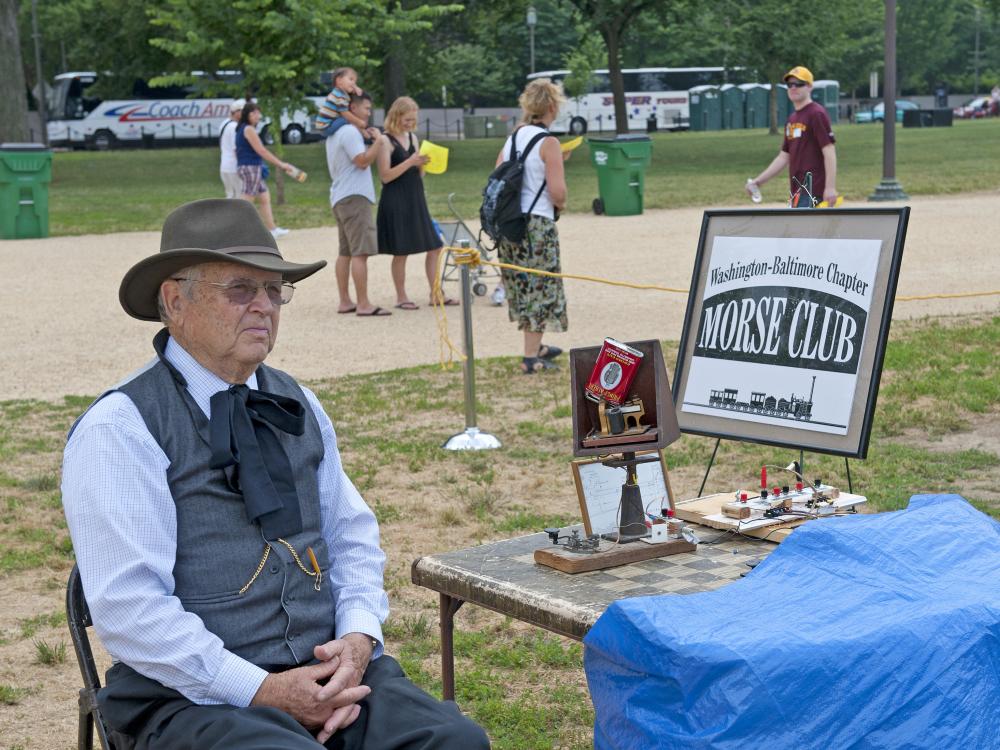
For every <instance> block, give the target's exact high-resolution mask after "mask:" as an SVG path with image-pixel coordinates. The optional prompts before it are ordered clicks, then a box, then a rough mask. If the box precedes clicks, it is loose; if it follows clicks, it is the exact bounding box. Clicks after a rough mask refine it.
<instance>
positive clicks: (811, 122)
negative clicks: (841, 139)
mask: <svg viewBox="0 0 1000 750" xmlns="http://www.w3.org/2000/svg"><path fill="white" fill-rule="evenodd" d="M830 143H836V139H835V138H834V137H833V126H832V125H831V124H830V116H829V115H828V114H827V113H826V109H824V108H823V106H822V105H820V104H817V103H816V102H809V103H808V104H807V105H806V106H804V107H803V108H802V109H800V110H797V111H793V112H792V114H790V115H789V116H788V122H787V123H786V124H785V141H784V143H782V144H781V150H782V151H785V152H787V153H788V174H789V180H790V184H791V191H792V194H794V193H795V191H796V190H798V187H799V186H798V184H797V183H795V182H794V181H793V180H791V178H792V177H794V178H795V179H796V180H798V181H799V182H802V183H804V182H805V178H806V172H812V175H813V188H812V189H813V197H814V198H815V199H816V202H817V203H818V202H819V201H821V200H823V190H824V188H825V187H826V170H825V169H824V168H823V147H824V146H826V145H827V144H830Z"/></svg>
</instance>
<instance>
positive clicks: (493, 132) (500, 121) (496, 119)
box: [484, 115, 508, 138]
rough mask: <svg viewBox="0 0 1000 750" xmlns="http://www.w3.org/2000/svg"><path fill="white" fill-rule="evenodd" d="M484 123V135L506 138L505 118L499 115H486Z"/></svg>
mask: <svg viewBox="0 0 1000 750" xmlns="http://www.w3.org/2000/svg"><path fill="white" fill-rule="evenodd" d="M485 119H486V123H485V125H484V129H485V136H486V137H487V138H506V137H507V135H508V132H507V118H506V117H501V116H500V115H486V116H485Z"/></svg>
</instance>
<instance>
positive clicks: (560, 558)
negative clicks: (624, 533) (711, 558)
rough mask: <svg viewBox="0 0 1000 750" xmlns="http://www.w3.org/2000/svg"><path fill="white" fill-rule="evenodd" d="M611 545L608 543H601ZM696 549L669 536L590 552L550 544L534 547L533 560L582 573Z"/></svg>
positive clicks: (559, 568) (557, 568)
mask: <svg viewBox="0 0 1000 750" xmlns="http://www.w3.org/2000/svg"><path fill="white" fill-rule="evenodd" d="M605 544H609V545H611V544H612V542H605ZM696 549H698V546H697V545H696V544H692V543H691V542H689V541H687V540H686V539H671V540H670V541H667V542H657V543H656V544H646V542H642V541H639V542H627V543H624V544H614V545H613V546H610V547H609V548H608V549H606V550H601V551H600V552H592V553H590V554H580V553H578V552H569V551H568V550H566V549H565V548H564V547H557V546H556V545H552V546H550V547H543V548H542V549H536V550H535V562H536V563H538V564H539V565H546V566H548V567H550V568H555V569H556V570H561V571H562V572H563V573H586V572H588V571H591V570H604V569H605V568H616V567H618V566H619V565H628V564H630V563H635V562H641V561H642V560H651V559H653V558H654V557H666V556H667V555H677V554H680V553H681V552H694V551H695V550H696Z"/></svg>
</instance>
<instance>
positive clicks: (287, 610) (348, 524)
mask: <svg viewBox="0 0 1000 750" xmlns="http://www.w3.org/2000/svg"><path fill="white" fill-rule="evenodd" d="M324 265H326V261H319V262H316V263H306V264H300V263H292V262H289V261H286V260H284V259H283V258H282V257H281V253H279V252H278V248H277V246H276V245H275V242H274V238H273V237H272V236H271V233H270V232H268V231H267V229H266V228H265V227H264V225H263V223H262V222H261V220H260V218H259V217H258V215H257V212H256V211H254V208H253V206H252V205H250V204H249V203H245V202H243V201H232V200H203V201H197V202H194V203H189V204H187V205H184V206H181V207H180V208H178V209H177V210H176V211H174V212H173V213H172V214H170V216H168V217H167V220H166V222H165V223H164V226H163V234H162V240H161V246H160V252H159V253H156V254H155V255H153V256H151V257H149V258H146V259H145V260H142V261H140V262H139V263H137V264H136V265H135V266H133V267H132V268H131V269H130V270H129V271H128V273H126V274H125V277H124V279H123V281H122V284H121V289H120V294H119V297H120V301H121V304H122V306H123V307H124V308H125V311H126V312H127V313H128V314H129V315H131V316H132V317H134V318H138V319H139V320H150V321H161V322H162V323H163V324H164V326H165V327H164V328H163V329H162V330H161V331H160V332H159V333H157V334H156V337H155V338H154V340H153V347H154V349H155V352H156V356H155V357H154V358H153V360H152V361H151V362H150V363H149V364H148V365H146V366H145V367H143V368H142V369H140V370H139V371H138V372H136V373H133V374H132V375H131V376H129V377H128V378H126V379H125V380H124V381H123V382H122V383H120V384H118V385H116V386H115V387H114V388H113V389H111V390H110V391H108V392H107V393H105V394H104V395H103V396H102V397H101V398H99V399H98V400H97V401H96V402H95V403H94V404H93V405H92V406H91V407H90V408H89V409H88V410H87V412H86V413H85V414H84V415H83V416H82V417H81V418H80V419H79V420H78V421H77V423H76V424H75V425H74V426H73V429H72V430H71V432H70V437H69V439H68V441H67V446H66V452H65V458H64V464H63V502H64V505H65V510H66V517H67V520H68V522H69V528H70V533H71V535H72V538H73V546H74V548H75V550H76V555H77V563H78V565H79V568H80V573H81V577H82V580H83V588H84V591H85V593H86V597H87V601H88V604H89V605H90V610H91V614H92V616H93V621H94V626H95V628H96V630H97V633H98V635H99V636H100V638H101V641H102V643H103V644H104V645H105V647H106V648H107V650H108V651H109V652H110V653H111V655H112V656H113V657H114V660H115V664H114V665H113V666H112V668H111V669H110V670H109V671H108V675H107V680H106V683H107V684H106V686H105V687H104V688H103V689H102V690H101V693H100V696H99V703H100V708H101V711H102V715H103V717H104V719H105V720H106V722H107V723H108V724H109V725H110V726H111V727H112V729H113V730H115V731H116V732H119V733H121V734H122V735H126V736H129V737H131V738H132V740H134V742H135V745H136V747H138V748H169V749H170V750H175V749H177V748H197V750H206V749H208V748H216V749H218V750H222V749H223V748H225V749H226V750H230V749H235V748H239V749H240V750H244V749H246V748H268V749H273V748H290V749H291V748H296V749H297V748H316V747H320V746H321V745H324V744H325V745H326V746H327V747H336V748H386V749H388V748H428V749H429V748H462V749H463V750H466V749H468V748H483V747H489V741H488V740H487V738H486V735H485V733H484V732H483V731H482V729H480V728H479V727H478V726H476V725H475V724H474V723H472V722H471V721H469V720H468V719H466V718H465V717H463V716H462V714H461V713H460V712H459V711H458V709H457V707H456V706H455V705H454V704H453V703H442V702H439V701H437V700H435V699H434V698H432V697H431V696H429V695H427V694H426V693H424V692H423V691H421V690H420V689H419V688H417V687H416V686H415V685H413V683H411V682H410V681H409V680H407V679H406V677H405V676H404V675H403V672H402V670H401V669H400V668H399V665H398V664H397V663H396V662H395V661H393V660H392V658H391V657H389V656H386V655H384V654H383V653H382V631H381V627H380V625H381V622H382V621H384V619H385V617H386V614H387V606H388V605H387V597H386V594H385V591H384V590H383V585H382V568H383V564H384V560H385V557H384V555H383V553H382V551H381V549H380V548H379V538H378V527H377V525H376V522H375V517H374V515H373V514H372V512H371V511H370V510H369V508H368V507H367V506H366V505H365V503H364V501H363V500H362V499H361V497H360V495H359V494H358V492H357V490H356V489H355V488H354V486H353V485H352V484H351V481H350V480H349V479H348V478H347V476H346V475H345V474H344V471H343V468H342V467H341V462H340V455H339V453H338V451H337V439H336V436H335V434H334V430H333V426H332V425H331V423H330V420H329V418H328V417H327V416H326V414H325V413H324V412H323V409H322V407H321V406H320V404H319V401H318V400H317V399H316V396H315V395H313V393H312V392H311V391H309V390H308V389H307V388H304V387H302V386H300V385H299V384H298V383H296V381H295V380H294V379H292V378H291V377H290V376H289V375H287V374H285V373H283V372H281V371H279V370H275V369H272V368H270V367H267V366H266V365H264V364H263V362H264V359H265V358H266V357H267V355H268V353H269V352H270V351H271V349H272V347H273V346H274V342H275V338H276V336H277V333H278V321H279V318H280V313H281V307H282V305H285V304H287V303H289V302H290V301H291V300H292V292H293V291H294V289H295V287H294V286H293V284H294V283H296V282H298V281H301V280H302V279H305V278H306V277H308V276H310V275H312V274H313V273H315V272H316V271H318V270H320V269H321V268H322V267H323V266H324Z"/></svg>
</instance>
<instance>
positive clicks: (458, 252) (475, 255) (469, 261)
mask: <svg viewBox="0 0 1000 750" xmlns="http://www.w3.org/2000/svg"><path fill="white" fill-rule="evenodd" d="M449 253H451V259H452V262H453V263H454V264H455V265H456V266H470V267H471V268H477V267H478V266H493V267H494V268H506V269H507V270H509V271H519V272H521V273H533V274H535V275H536V276H549V277H552V278H557V279H576V280H578V281H594V282H596V283H598V284H609V285H611V286H621V287H627V288H628V289H652V290H655V291H658V292H670V293H672V294H687V293H688V292H689V290H688V289H675V288H674V287H669V286H659V285H657V284H633V283H632V282H630V281H613V280H611V279H602V278H600V277H598V276H584V275H581V274H572V273H555V272H553V271H540V270H538V269H537V268H526V267H524V266H515V265H513V264H512V263H500V262H497V261H491V260H484V259H483V256H482V253H480V252H479V249H478V248H475V247H447V246H446V247H443V248H441V255H440V256H439V257H438V268H437V275H436V276H435V279H434V307H435V312H436V313H437V319H438V332H439V333H440V338H441V368H442V369H447V368H448V367H449V366H450V365H451V363H452V362H453V361H454V359H455V357H456V356H457V357H458V359H459V360H460V361H462V360H464V359H465V355H464V354H462V353H461V352H460V351H458V349H456V348H455V345H454V344H452V342H451V339H450V338H449V337H448V318H447V316H446V314H445V310H444V294H442V292H441V274H442V269H443V267H444V263H445V259H446V258H447V257H448V254H449ZM995 295H1000V289H997V290H993V291H988V292H958V293H955V294H919V295H897V296H896V298H895V300H896V302H914V301H918V300H928V299H961V298H966V297H992V296H995ZM445 346H447V347H448V350H449V351H448V360H447V362H446V361H445Z"/></svg>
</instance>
